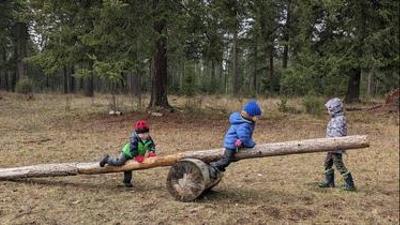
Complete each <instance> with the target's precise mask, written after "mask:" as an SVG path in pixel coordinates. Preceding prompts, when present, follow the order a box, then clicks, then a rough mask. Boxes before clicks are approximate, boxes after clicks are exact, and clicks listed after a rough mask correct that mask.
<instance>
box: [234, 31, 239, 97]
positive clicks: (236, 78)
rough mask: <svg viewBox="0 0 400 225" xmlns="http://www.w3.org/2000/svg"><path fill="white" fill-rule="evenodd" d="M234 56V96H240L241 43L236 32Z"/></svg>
mask: <svg viewBox="0 0 400 225" xmlns="http://www.w3.org/2000/svg"><path fill="white" fill-rule="evenodd" d="M232 50H233V54H232V56H233V57H232V59H233V62H232V70H233V71H232V72H233V79H232V82H233V84H232V87H233V89H232V92H233V95H235V96H238V95H239V94H240V86H241V85H240V84H241V83H240V71H239V43H238V32H237V31H235V32H234V33H233V49H232Z"/></svg>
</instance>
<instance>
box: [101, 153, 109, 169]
mask: <svg viewBox="0 0 400 225" xmlns="http://www.w3.org/2000/svg"><path fill="white" fill-rule="evenodd" d="M108 158H110V156H109V155H105V156H104V158H103V159H102V160H101V161H100V163H99V164H100V167H104V166H105V165H106V164H107V163H108Z"/></svg>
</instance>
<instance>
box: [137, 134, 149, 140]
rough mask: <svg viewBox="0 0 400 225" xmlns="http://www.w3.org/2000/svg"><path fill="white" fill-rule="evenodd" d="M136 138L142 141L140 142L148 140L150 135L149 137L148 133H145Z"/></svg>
mask: <svg viewBox="0 0 400 225" xmlns="http://www.w3.org/2000/svg"><path fill="white" fill-rule="evenodd" d="M138 136H139V138H140V139H142V140H147V139H149V137H150V135H149V133H148V132H147V133H141V134H138Z"/></svg>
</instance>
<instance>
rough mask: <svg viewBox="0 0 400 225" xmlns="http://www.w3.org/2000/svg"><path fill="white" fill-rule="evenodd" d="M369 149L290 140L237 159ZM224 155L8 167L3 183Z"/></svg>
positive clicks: (343, 142)
mask: <svg viewBox="0 0 400 225" xmlns="http://www.w3.org/2000/svg"><path fill="white" fill-rule="evenodd" d="M368 146H369V142H368V137H367V136H366V135H355V136H347V137H337V138H317V139H308V140H298V141H287V142H279V143H268V144H259V145H257V146H256V147H255V148H254V149H251V150H246V151H240V152H238V153H237V154H235V160H241V159H251V158H259V157H270V156H278V155H289V154H303V153H313V152H328V151H334V150H337V149H343V150H345V149H347V150H348V149H358V148H366V147H368ZM223 152H224V149H212V150H203V151H188V152H179V153H176V154H173V155H166V156H158V157H153V158H146V159H145V160H144V162H143V163H138V162H136V161H134V160H130V161H128V162H127V163H125V165H123V166H119V167H115V166H106V167H100V166H99V163H98V162H92V163H62V164H42V165H34V166H25V167H15V168H4V169H0V180H9V179H18V178H29V177H49V176H50V177H52V176H73V175H78V174H102V173H115V172H122V171H129V170H141V169H148V168H154V167H163V166H171V165H174V164H175V163H177V162H178V161H180V160H182V159H185V158H195V159H200V160H202V161H204V162H211V161H215V160H218V159H220V158H221V156H222V154H223Z"/></svg>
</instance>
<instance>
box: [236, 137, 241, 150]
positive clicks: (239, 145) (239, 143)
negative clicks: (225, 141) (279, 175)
mask: <svg viewBox="0 0 400 225" xmlns="http://www.w3.org/2000/svg"><path fill="white" fill-rule="evenodd" d="M241 146H242V141H241V140H240V139H237V140H236V141H235V147H236V148H240V147H241Z"/></svg>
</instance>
